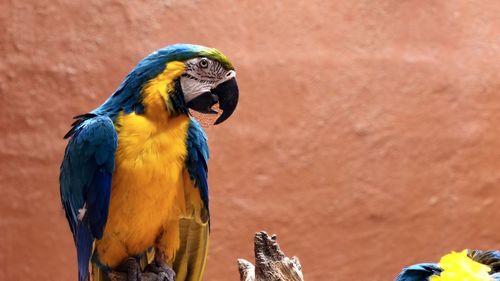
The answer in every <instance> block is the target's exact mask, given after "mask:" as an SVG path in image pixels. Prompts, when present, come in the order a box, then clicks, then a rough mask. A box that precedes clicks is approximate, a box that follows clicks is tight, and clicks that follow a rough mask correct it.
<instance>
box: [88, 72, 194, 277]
mask: <svg viewBox="0 0 500 281" xmlns="http://www.w3.org/2000/svg"><path fill="white" fill-rule="evenodd" d="M171 64H172V63H171ZM171 64H169V65H167V67H166V69H165V72H164V73H163V74H160V75H159V76H158V77H157V78H156V79H153V80H151V81H150V82H149V83H148V84H147V85H146V87H145V88H144V90H143V91H144V92H143V98H144V99H143V104H144V105H145V113H144V114H142V115H137V114H135V113H131V114H123V113H122V114H120V116H118V118H117V120H116V122H115V123H116V130H117V133H118V148H117V151H116V154H115V172H114V174H113V179H112V190H111V200H110V207H109V215H108V222H107V224H106V228H105V231H104V235H103V238H102V239H101V240H100V241H97V242H96V250H97V254H98V256H99V259H100V261H101V262H102V263H103V264H106V265H109V266H112V267H114V266H117V265H118V264H120V263H121V262H122V260H123V259H124V258H126V257H128V256H131V255H137V254H140V253H142V252H143V251H144V250H145V249H147V248H149V247H151V246H153V244H154V242H155V240H156V239H157V238H158V236H159V235H160V234H161V233H162V232H163V231H164V228H165V225H169V224H170V225H172V224H174V225H175V222H176V221H178V220H179V218H180V217H181V216H182V214H183V213H185V209H186V206H185V205H186V199H185V195H184V193H185V192H184V190H185V186H186V185H188V186H189V185H191V183H187V182H186V181H189V178H188V179H186V176H185V174H186V167H185V160H186V157H187V149H186V138H187V130H188V127H189V122H190V119H189V117H188V116H185V115H179V116H175V117H173V116H169V113H168V111H167V110H166V100H167V99H168V96H167V94H166V91H168V88H169V87H171V83H170V84H169V83H168V81H172V79H173V77H166V76H165V75H172V73H174V74H175V75H178V74H179V73H180V71H182V68H181V65H180V64H177V63H173V64H172V65H171ZM169 67H170V69H169ZM176 67H177V68H176ZM162 75H163V76H162ZM177 232H178V231H177ZM177 236H178V234H177ZM177 240H178V239H177Z"/></svg>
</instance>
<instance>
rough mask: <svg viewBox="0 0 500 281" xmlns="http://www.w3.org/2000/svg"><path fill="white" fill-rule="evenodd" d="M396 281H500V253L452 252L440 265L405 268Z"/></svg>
mask: <svg viewBox="0 0 500 281" xmlns="http://www.w3.org/2000/svg"><path fill="white" fill-rule="evenodd" d="M395 280H396V281H500V251H480V250H471V251H469V250H464V251H462V252H452V253H450V254H447V255H445V256H443V257H442V258H441V260H440V261H439V263H419V264H414V265H411V266H409V267H406V268H404V269H403V270H402V271H401V273H399V275H398V276H397V277H396V279H395Z"/></svg>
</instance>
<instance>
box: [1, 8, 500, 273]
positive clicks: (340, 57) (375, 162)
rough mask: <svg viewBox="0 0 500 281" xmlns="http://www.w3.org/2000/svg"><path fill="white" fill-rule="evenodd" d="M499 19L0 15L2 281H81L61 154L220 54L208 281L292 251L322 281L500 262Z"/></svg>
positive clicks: (285, 11)
mask: <svg viewBox="0 0 500 281" xmlns="http://www.w3.org/2000/svg"><path fill="white" fill-rule="evenodd" d="M499 15H500V2H499V1H497V0H484V1H468V0H454V1H437V0H436V1H421V0H405V1H401V0H381V1H368V0H350V1H315V0H312V1H249V0H245V1H218V0H211V1H201V0H200V1H196V0H192V1H189V0H184V1H176V0H154V1H117V0H110V1H98V0H89V1H73V0H57V1H49V0H37V1H34V0H32V1H15V0H2V1H1V2H0V28H1V32H0V54H1V59H0V112H1V118H0V130H1V131H0V132H1V136H0V280H31V279H33V278H36V279H39V280H56V281H58V280H76V257H75V250H74V246H73V242H72V238H71V234H70V231H69V228H68V225H67V222H66V220H65V217H64V214H63V211H62V208H61V205H60V200H59V186H58V176H59V163H60V161H61V159H62V155H63V151H64V147H65V145H66V142H65V141H64V140H63V139H62V136H63V135H64V134H65V133H66V132H67V130H68V129H69V125H70V124H71V122H72V117H73V116H75V115H77V114H81V113H85V112H87V111H90V110H92V109H93V108H95V107H97V106H98V105H99V104H100V103H102V102H103V101H104V100H105V99H106V98H107V97H108V96H109V95H110V94H111V93H112V92H113V91H114V89H115V88H116V87H117V86H118V85H119V84H120V83H121V81H122V79H123V78H124V76H125V75H126V74H127V73H128V72H129V71H130V70H131V69H132V67H133V66H135V64H136V63H137V62H138V61H139V60H140V59H141V58H143V57H144V56H146V55H147V54H149V53H150V52H152V51H154V50H155V49H157V48H160V47H162V46H165V45H168V44H172V43H177V42H185V43H197V44H203V45H207V46H212V47H216V48H218V49H220V50H221V51H222V52H224V53H225V54H226V55H227V56H229V58H230V59H231V61H232V62H233V63H234V65H235V67H236V70H237V72H238V82H239V85H240V93H241V101H240V104H239V107H238V109H237V110H236V112H235V114H234V115H233V117H232V118H231V119H229V121H227V122H225V123H224V124H223V125H220V126H216V127H209V128H208V129H207V132H208V136H209V144H210V148H211V152H212V155H211V156H212V158H211V161H210V163H209V165H210V178H209V181H210V192H211V210H212V235H211V245H210V251H209V260H208V265H207V271H206V278H205V279H206V280H227V281H235V280H239V277H238V272H237V267H236V259H237V258H238V257H243V258H247V259H252V258H253V253H252V248H253V242H252V240H253V235H254V233H255V232H256V231H259V230H262V229H264V230H267V231H268V232H272V233H277V234H278V237H279V241H280V244H281V246H282V247H283V249H284V250H285V252H286V254H287V255H289V256H291V255H296V256H298V257H299V258H300V259H301V262H302V265H303V271H304V274H305V279H306V280H316V281H322V280H325V281H326V280H370V281H378V280H380V281H381V280H391V279H393V278H394V276H395V275H396V274H397V273H398V272H399V270H400V269H401V268H402V267H403V266H405V265H408V264H411V263H416V262H424V261H437V260H438V259H439V257H440V256H442V255H444V254H445V253H447V252H449V251H451V250H462V249H464V248H480V249H490V248H494V249H499V248H500V235H499V234H498V233H500V223H498V217H497V214H496V212H497V204H498V200H497V199H498V196H499V195H500V188H499V185H500V129H499V124H500V17H499Z"/></svg>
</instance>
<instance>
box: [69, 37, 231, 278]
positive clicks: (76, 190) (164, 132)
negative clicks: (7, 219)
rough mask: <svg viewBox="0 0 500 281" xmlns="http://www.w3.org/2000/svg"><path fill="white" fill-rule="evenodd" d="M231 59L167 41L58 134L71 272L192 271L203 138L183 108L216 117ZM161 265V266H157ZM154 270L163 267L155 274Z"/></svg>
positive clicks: (200, 235)
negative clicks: (73, 261) (73, 253)
mask: <svg viewBox="0 0 500 281" xmlns="http://www.w3.org/2000/svg"><path fill="white" fill-rule="evenodd" d="M235 76H236V72H235V71H234V68H233V65H232V64H231V62H230V61H229V60H228V59H227V57H226V56H224V55H223V54H222V53H220V52H219V51H218V50H216V49H213V48H207V47H203V46H198V45H189V44H176V45H171V46H167V47H165V48H162V49H160V50H158V51H156V52H154V53H152V54H150V55H149V56H147V57H146V58H144V59H143V60H142V61H140V62H139V64H138V65H137V66H136V67H135V68H134V69H133V70H132V71H131V72H130V73H129V74H128V75H127V77H126V78H125V80H124V81H123V83H122V84H121V85H120V86H119V87H118V89H117V90H116V91H115V92H114V93H113V94H112V95H111V96H110V97H109V98H108V99H107V100H106V101H105V102H104V103H103V104H102V105H101V106H99V107H98V108H96V109H94V110H93V111H91V112H89V113H86V114H83V115H79V116H76V117H75V119H76V121H75V122H74V123H73V125H72V128H71V130H70V131H69V132H68V133H67V134H66V136H65V138H69V142H68V145H67V147H66V151H65V154H64V159H63V162H62V164H61V173H60V188H61V200H62V204H63V207H64V210H65V212H66V218H67V220H68V222H69V226H70V228H71V231H72V233H73V238H74V242H75V245H76V250H77V258H78V280H79V281H86V280H88V279H89V272H88V268H89V262H90V263H91V265H92V272H93V276H92V277H93V279H94V280H108V273H109V272H111V271H120V270H123V271H125V272H126V273H127V274H128V278H129V280H139V279H140V275H141V268H142V269H144V267H145V266H146V264H148V265H147V267H146V269H145V270H151V271H153V272H156V273H158V272H164V273H165V274H171V270H170V269H169V267H172V268H173V270H174V271H175V273H176V275H177V280H181V281H182V280H201V277H202V275H203V271H204V268H205V260H206V255H207V248H208V236H209V223H210V212H209V206H208V203H209V201H208V184H207V160H208V156H209V154H208V146H207V139H206V136H205V133H204V131H203V129H202V128H201V126H200V125H199V123H198V122H197V121H196V120H195V119H194V118H192V117H190V114H189V109H192V110H195V111H198V112H201V113H208V114H213V113H216V111H215V110H214V109H212V106H214V105H215V104H217V103H218V104H219V108H220V109H221V110H222V111H223V112H222V114H221V115H220V116H219V117H218V119H217V120H216V121H215V124H219V123H221V122H223V121H224V120H226V119H227V118H228V117H229V116H230V115H231V114H232V113H233V111H234V110H235V108H236V105H237V103H238V86H237V83H236V78H235ZM167 265H169V266H167ZM162 276H164V275H162Z"/></svg>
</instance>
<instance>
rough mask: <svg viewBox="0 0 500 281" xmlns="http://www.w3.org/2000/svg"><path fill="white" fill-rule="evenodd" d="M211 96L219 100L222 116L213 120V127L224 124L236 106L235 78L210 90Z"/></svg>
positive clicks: (237, 94)
mask: <svg viewBox="0 0 500 281" xmlns="http://www.w3.org/2000/svg"><path fill="white" fill-rule="evenodd" d="M212 94H214V95H216V96H217V97H218V98H219V108H220V109H222V114H221V116H219V118H217V120H215V123H214V124H215V125H217V124H220V123H222V122H224V121H225V120H226V119H227V118H229V116H231V114H233V112H234V110H235V109H236V105H237V104H238V96H239V91H238V83H236V78H231V79H230V80H227V81H226V82H224V83H222V84H219V85H218V86H217V87H216V88H215V89H213V90H212Z"/></svg>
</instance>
